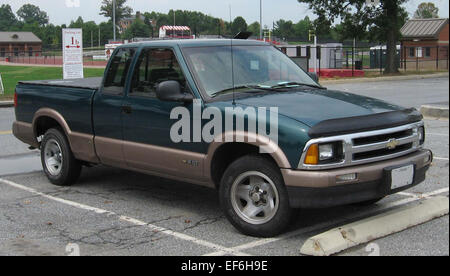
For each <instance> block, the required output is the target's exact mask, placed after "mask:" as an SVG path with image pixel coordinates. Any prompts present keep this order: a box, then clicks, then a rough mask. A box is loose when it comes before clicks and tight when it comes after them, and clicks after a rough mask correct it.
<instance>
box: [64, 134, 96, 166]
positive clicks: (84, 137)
mask: <svg viewBox="0 0 450 276" xmlns="http://www.w3.org/2000/svg"><path fill="white" fill-rule="evenodd" d="M69 142H70V147H71V149H72V152H73V155H74V156H75V158H77V159H78V160H82V161H86V162H90V163H94V164H95V163H99V162H100V160H99V159H98V157H97V154H96V153H95V147H94V136H93V135H88V134H83V133H78V132H71V133H70V134H69Z"/></svg>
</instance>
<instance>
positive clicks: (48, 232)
mask: <svg viewBox="0 0 450 276" xmlns="http://www.w3.org/2000/svg"><path fill="white" fill-rule="evenodd" d="M424 81H428V80H421V82H424ZM373 86H374V83H369V84H361V83H358V84H339V85H333V86H331V85H330V86H329V87H330V88H333V89H340V90H346V91H349V92H353V93H358V94H365V95H367V94H368V93H369V92H367V91H370V95H371V96H373V97H376V98H380V99H384V100H387V101H391V102H395V103H397V104H400V105H404V106H408V107H409V106H412V107H419V106H420V105H421V104H424V103H432V102H433V101H441V102H442V101H448V78H442V79H431V80H430V81H429V83H428V85H421V84H419V83H418V82H416V81H401V82H392V81H390V82H383V83H377V84H376V86H377V89H374V88H373ZM393 86H395V87H396V89H393V88H392V87H393ZM361 91H364V92H361ZM429 91H432V92H429ZM426 93H430V94H432V95H430V96H429V97H427V96H424V95H422V94H426ZM0 118H1V120H0V133H1V132H2V131H8V130H10V128H11V123H12V121H13V120H14V112H13V109H11V108H8V109H0ZM425 123H426V127H427V141H426V147H427V148H430V149H432V150H433V152H434V154H435V157H436V158H435V161H434V162H433V165H432V167H431V169H430V171H429V173H428V178H427V180H426V181H425V182H424V183H422V184H421V185H419V186H417V187H415V188H413V189H411V190H408V191H406V192H404V193H401V194H396V195H392V196H390V197H387V198H386V199H384V200H383V201H381V202H380V203H379V204H377V205H374V206H369V207H355V206H343V207H339V208H332V209H324V210H299V211H297V214H296V217H295V219H294V220H293V223H292V226H291V227H290V229H289V230H288V232H286V233H285V234H283V235H281V236H279V237H276V238H272V239H258V238H252V237H248V236H244V235H242V234H240V233H238V232H237V231H236V230H235V229H234V228H233V227H232V226H231V224H229V223H228V221H227V220H226V219H225V217H224V216H223V214H222V212H221V210H220V207H219V203H218V202H219V200H218V195H217V192H216V191H214V190H210V189H207V188H203V187H198V186H194V185H190V184H186V183H180V182H174V181H171V180H165V179H161V178H157V177H152V176H147V175H142V174H137V173H134V172H128V171H124V170H119V169H113V168H107V167H94V168H86V169H84V170H83V173H82V176H81V178H80V180H79V182H78V183H77V184H76V185H74V186H72V187H56V186H53V185H51V184H50V183H49V182H48V181H47V179H46V178H45V176H44V174H43V173H42V171H41V170H42V169H41V165H40V158H39V153H38V152H37V151H29V150H28V149H27V146H26V145H24V144H22V143H21V142H19V141H17V140H16V139H15V138H14V137H13V136H12V135H11V134H8V133H6V134H0V210H1V211H0V255H68V254H69V252H70V248H71V246H69V247H68V244H76V245H77V246H78V247H79V250H80V254H81V255H183V256H184V255H187V256H192V255H262V256H267V255H282V256H286V255H293V256H297V255H300V252H299V251H300V248H301V246H302V245H303V243H304V242H305V241H306V239H308V238H309V237H311V236H313V235H316V234H318V233H321V232H323V231H326V230H328V229H330V228H333V227H336V226H339V225H342V224H344V223H348V222H353V221H356V220H359V219H362V218H366V217H369V216H372V215H376V214H380V213H382V212H385V211H387V210H391V209H395V208H398V207H400V206H405V205H415V204H418V203H419V202H420V200H421V199H420V198H419V196H421V195H424V194H425V195H427V194H428V195H443V196H448V187H449V161H448V158H449V156H448V154H449V137H448V133H449V122H448V121H438V120H425ZM372 243H374V244H375V245H376V246H377V247H378V248H379V252H380V254H381V255H449V220H448V216H445V217H442V218H439V219H436V220H433V221H430V222H428V223H425V224H423V225H420V226H417V227H414V228H411V229H408V230H406V231H403V232H400V233H397V234H394V235H390V236H388V237H385V238H382V239H378V240H376V241H373V242H372ZM369 253H370V252H369V247H367V245H362V246H359V247H355V248H352V249H349V250H347V251H344V252H342V253H340V254H341V255H369Z"/></svg>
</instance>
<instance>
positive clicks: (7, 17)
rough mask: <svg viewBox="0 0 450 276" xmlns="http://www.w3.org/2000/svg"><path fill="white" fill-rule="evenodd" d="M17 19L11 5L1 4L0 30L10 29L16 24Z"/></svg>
mask: <svg viewBox="0 0 450 276" xmlns="http://www.w3.org/2000/svg"><path fill="white" fill-rule="evenodd" d="M17 23H18V20H17V18H16V15H15V14H14V13H13V11H12V9H11V6H10V5H8V4H6V5H5V4H3V5H1V6H0V31H12V29H13V28H14V27H16V26H17Z"/></svg>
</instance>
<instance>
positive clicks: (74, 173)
mask: <svg viewBox="0 0 450 276" xmlns="http://www.w3.org/2000/svg"><path fill="white" fill-rule="evenodd" d="M41 162H42V167H43V169H44V172H45V174H46V175H47V178H48V179H49V180H50V182H51V183H53V184H55V185H58V186H69V185H71V184H73V183H74V182H75V181H76V180H77V179H78V177H79V176H80V173H81V164H80V162H79V161H78V160H76V159H75V157H74V156H73V153H72V151H71V149H70V145H69V142H68V141H67V138H66V136H65V135H64V133H63V132H62V131H61V130H59V129H55V128H53V129H50V130H48V131H47V132H46V133H45V135H44V139H43V140H42V143H41Z"/></svg>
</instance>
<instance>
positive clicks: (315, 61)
mask: <svg viewBox="0 0 450 276" xmlns="http://www.w3.org/2000/svg"><path fill="white" fill-rule="evenodd" d="M314 48H315V49H316V56H315V57H314V73H316V74H317V36H316V35H314Z"/></svg>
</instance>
